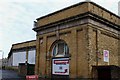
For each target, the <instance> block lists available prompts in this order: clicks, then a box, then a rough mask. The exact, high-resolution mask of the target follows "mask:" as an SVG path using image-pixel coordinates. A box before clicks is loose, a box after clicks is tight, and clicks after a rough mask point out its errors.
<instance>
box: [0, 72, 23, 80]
mask: <svg viewBox="0 0 120 80" xmlns="http://www.w3.org/2000/svg"><path fill="white" fill-rule="evenodd" d="M0 74H2V79H1V80H25V78H23V77H20V76H19V75H18V74H17V72H15V71H12V70H0ZM0 78H1V76H0Z"/></svg>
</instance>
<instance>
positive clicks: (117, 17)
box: [36, 1, 120, 20]
mask: <svg viewBox="0 0 120 80" xmlns="http://www.w3.org/2000/svg"><path fill="white" fill-rule="evenodd" d="M84 3H91V4H93V5H96V6H97V7H99V8H101V9H103V10H105V11H106V12H108V13H111V14H112V15H114V16H116V17H117V18H120V16H118V15H116V14H115V13H112V12H111V11H109V10H107V9H105V8H104V7H102V6H100V5H98V4H96V3H95V2H92V1H84V2H79V3H77V4H74V5H71V6H68V7H65V8H63V9H61V10H58V11H55V12H52V13H49V14H47V15H45V16H42V17H39V18H37V19H36V20H40V19H43V18H45V17H48V16H51V15H54V14H56V13H59V12H61V11H64V10H67V9H70V8H72V7H76V6H78V5H81V4H84Z"/></svg>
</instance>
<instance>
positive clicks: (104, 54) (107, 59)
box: [103, 50, 109, 62]
mask: <svg viewBox="0 0 120 80" xmlns="http://www.w3.org/2000/svg"><path fill="white" fill-rule="evenodd" d="M103 59H104V61H105V62H109V51H108V50H103Z"/></svg>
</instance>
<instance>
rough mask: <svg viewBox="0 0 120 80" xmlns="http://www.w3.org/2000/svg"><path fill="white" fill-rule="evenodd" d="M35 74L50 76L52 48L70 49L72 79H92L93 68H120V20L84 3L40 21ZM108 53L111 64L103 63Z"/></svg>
mask: <svg viewBox="0 0 120 80" xmlns="http://www.w3.org/2000/svg"><path fill="white" fill-rule="evenodd" d="M34 30H35V31H36V32H37V40H36V43H37V44H36V50H37V54H36V65H35V73H36V74H38V75H40V76H48V77H51V71H52V69H51V68H52V65H51V60H52V57H53V56H52V48H53V44H54V42H57V41H59V40H63V41H65V42H66V44H67V45H68V47H69V59H70V60H69V61H70V63H69V65H70V67H69V70H70V73H69V77H70V78H91V77H92V66H101V65H102V66H103V65H116V66H120V51H119V50H120V47H119V44H120V36H119V34H120V33H119V32H120V17H118V16H117V15H115V14H113V13H111V12H109V11H108V10H106V9H104V8H102V7H101V6H99V5H97V4H95V3H93V2H81V3H78V4H75V5H73V6H70V7H67V8H64V9H62V10H60V11H57V12H54V13H52V14H49V15H46V16H43V17H41V18H38V19H37V22H36V24H35V27H34ZM103 50H108V51H109V63H107V62H104V61H103Z"/></svg>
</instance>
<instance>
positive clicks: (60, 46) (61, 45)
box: [52, 41, 69, 57]
mask: <svg viewBox="0 0 120 80" xmlns="http://www.w3.org/2000/svg"><path fill="white" fill-rule="evenodd" d="M52 54H53V56H54V57H65V56H68V55H69V48H68V46H67V44H66V43H65V42H64V41H58V42H57V43H55V44H54V46H53V49H52Z"/></svg>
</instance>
